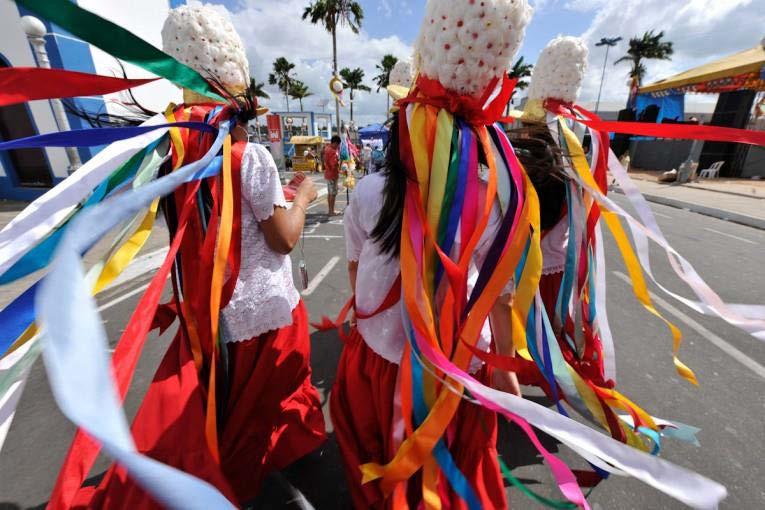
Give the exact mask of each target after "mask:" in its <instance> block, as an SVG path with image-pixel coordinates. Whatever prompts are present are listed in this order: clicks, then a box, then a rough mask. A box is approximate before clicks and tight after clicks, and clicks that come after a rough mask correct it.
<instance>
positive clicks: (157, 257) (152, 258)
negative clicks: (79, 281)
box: [104, 247, 168, 290]
mask: <svg viewBox="0 0 765 510" xmlns="http://www.w3.org/2000/svg"><path fill="white" fill-rule="evenodd" d="M167 251H168V248H167V247H165V248H160V249H159V250H154V251H151V252H149V253H145V254H143V255H141V256H139V257H136V258H135V259H134V260H133V261H132V262H131V263H130V265H128V267H126V268H125V270H124V271H122V273H120V275H119V276H117V278H115V279H114V281H113V282H112V283H110V284H109V286H108V287H106V288H105V289H104V290H109V289H114V288H116V287H119V286H121V285H124V284H125V283H128V282H130V281H132V280H135V279H136V278H138V277H139V276H142V275H144V274H146V273H148V272H150V271H154V270H155V269H159V266H161V265H162V262H164V261H165V257H166V256H167Z"/></svg>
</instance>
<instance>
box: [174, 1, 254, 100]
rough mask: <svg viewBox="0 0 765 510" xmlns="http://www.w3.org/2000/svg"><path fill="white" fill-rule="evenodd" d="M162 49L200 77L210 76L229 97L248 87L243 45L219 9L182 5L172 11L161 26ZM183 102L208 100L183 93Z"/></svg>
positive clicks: (223, 12) (247, 64) (245, 54)
mask: <svg viewBox="0 0 765 510" xmlns="http://www.w3.org/2000/svg"><path fill="white" fill-rule="evenodd" d="M162 48H163V50H164V52H165V53H167V54H168V55H171V56H172V57H174V58H175V59H176V60H178V61H180V62H182V63H184V64H186V65H187V66H189V67H191V68H192V69H194V70H195V71H197V72H199V73H200V74H201V75H202V76H203V77H205V78H207V77H210V76H212V77H214V78H215V79H216V80H218V81H219V82H220V83H221V84H222V85H223V86H224V87H226V90H227V91H228V92H230V93H232V94H239V93H241V92H243V91H244V90H246V89H247V88H248V87H249V84H250V65H249V63H248V61H247V53H246V52H245V50H244V44H243V43H242V39H241V37H239V34H238V33H237V32H236V29H234V25H233V24H232V23H231V20H230V19H229V17H228V16H227V15H226V14H225V11H224V10H223V9H222V8H215V7H212V6H210V5H182V6H180V7H177V8H175V9H172V10H171V11H170V14H169V15H168V17H167V19H166V20H165V24H164V26H163V27H162ZM184 99H186V103H194V102H206V101H209V99H206V98H203V97H202V96H200V95H199V94H195V93H192V92H191V91H187V90H185V91H184Z"/></svg>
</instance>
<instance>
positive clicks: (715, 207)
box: [630, 172, 765, 230]
mask: <svg viewBox="0 0 765 510" xmlns="http://www.w3.org/2000/svg"><path fill="white" fill-rule="evenodd" d="M658 175H659V174H658V173H655V172H630V177H631V178H632V180H633V181H634V182H635V184H636V185H637V187H638V188H639V189H640V191H641V192H642V193H643V195H644V196H645V197H646V199H647V200H648V201H650V202H655V203H659V204H664V205H668V206H671V207H677V208H680V209H688V210H690V211H693V212H696V213H699V214H704V215H707V216H712V217H714V218H719V219H722V220H726V221H732V222H734V223H740V224H742V225H746V226H749V227H753V228H758V229H761V230H765V181H756V180H747V179H715V180H705V181H701V182H698V183H688V184H662V183H659V182H657V180H656V178H657V177H658Z"/></svg>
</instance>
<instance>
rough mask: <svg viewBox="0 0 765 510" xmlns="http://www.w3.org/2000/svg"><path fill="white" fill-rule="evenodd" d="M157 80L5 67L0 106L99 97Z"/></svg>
mask: <svg viewBox="0 0 765 510" xmlns="http://www.w3.org/2000/svg"><path fill="white" fill-rule="evenodd" d="M157 80H159V78H148V79H140V80H131V79H126V78H114V77H111V76H98V75H96V74H88V73H78V72H75V71H64V70H62V69H41V68H37V67H6V68H3V69H0V106H7V105H11V104H17V103H25V102H27V101H34V100H37V99H55V98H60V97H77V96H100V95H103V94H110V93H112V92H119V91H121V90H126V89H130V88H133V87H138V86H140V85H144V84H146V83H151V82H153V81H157Z"/></svg>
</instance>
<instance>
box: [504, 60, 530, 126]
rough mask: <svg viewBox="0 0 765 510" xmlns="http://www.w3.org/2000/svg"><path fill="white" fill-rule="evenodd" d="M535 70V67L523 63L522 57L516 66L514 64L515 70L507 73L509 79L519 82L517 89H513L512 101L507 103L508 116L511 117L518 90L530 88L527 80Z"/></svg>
mask: <svg viewBox="0 0 765 510" xmlns="http://www.w3.org/2000/svg"><path fill="white" fill-rule="evenodd" d="M533 69H534V66H533V65H532V64H527V63H525V62H524V61H523V57H521V58H519V59H518V60H517V61H516V62H515V64H513V68H512V69H510V72H509V73H507V77H508V78H510V79H511V80H518V82H517V83H516V84H515V89H513V94H512V95H511V96H510V101H508V103H507V115H510V103H511V102H512V101H513V96H515V92H516V91H518V90H524V89H525V88H526V87H528V86H529V82H528V81H526V80H525V78H529V77H530V76H531V71H532V70H533Z"/></svg>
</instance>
